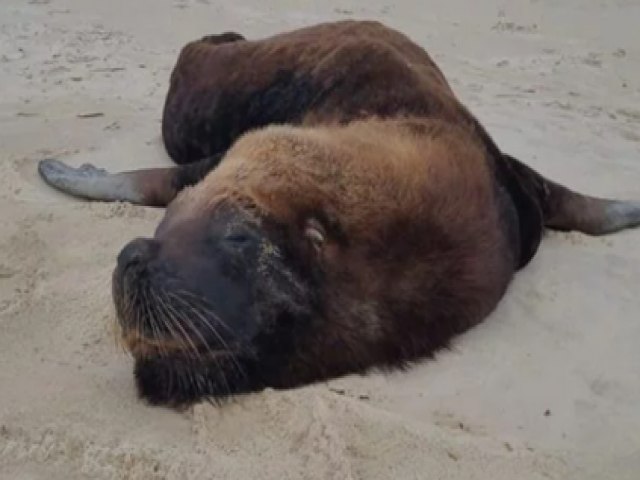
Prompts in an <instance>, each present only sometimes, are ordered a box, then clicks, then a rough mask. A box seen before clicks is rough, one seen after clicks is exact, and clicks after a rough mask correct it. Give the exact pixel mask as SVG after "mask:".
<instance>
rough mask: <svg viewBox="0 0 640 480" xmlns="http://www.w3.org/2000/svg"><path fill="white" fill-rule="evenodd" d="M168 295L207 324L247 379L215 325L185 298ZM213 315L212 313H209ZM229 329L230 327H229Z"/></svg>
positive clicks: (169, 293)
mask: <svg viewBox="0 0 640 480" xmlns="http://www.w3.org/2000/svg"><path fill="white" fill-rule="evenodd" d="M168 295H169V296H170V297H171V298H173V299H174V300H177V301H178V302H180V303H182V304H183V305H185V306H186V307H187V308H189V309H190V310H191V311H192V312H193V313H194V314H195V315H196V316H197V317H198V318H199V319H200V320H201V321H202V323H204V324H205V326H207V327H208V328H209V330H211V332H212V333H213V334H214V335H215V336H216V338H217V339H218V340H219V341H220V343H221V344H222V346H223V347H224V348H225V350H226V351H227V352H228V353H229V356H230V357H231V360H232V361H233V363H234V365H235V367H236V368H237V370H238V372H239V373H240V374H241V375H242V376H243V377H246V372H245V371H244V369H243V368H242V366H241V365H240V363H239V362H238V359H237V358H236V356H235V354H234V353H233V350H231V349H230V348H229V345H228V344H227V342H226V341H225V340H224V338H223V337H222V336H221V335H220V333H219V332H218V331H217V330H216V329H215V328H214V326H213V325H211V322H210V321H209V320H208V319H207V318H206V316H204V315H203V314H202V312H200V311H199V310H197V309H196V308H195V307H194V306H193V305H192V304H190V303H188V302H187V301H186V300H184V299H183V298H181V297H180V296H178V295H175V294H172V293H171V292H168ZM209 313H212V312H209ZM227 328H228V327H227Z"/></svg>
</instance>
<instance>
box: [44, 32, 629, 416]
mask: <svg viewBox="0 0 640 480" xmlns="http://www.w3.org/2000/svg"><path fill="white" fill-rule="evenodd" d="M162 133H163V138H164V142H165V146H166V149H167V152H168V153H169V155H170V156H171V158H172V159H173V160H174V161H175V162H176V163H178V164H179V166H177V167H174V168H165V169H149V170H139V171H132V172H125V173H119V174H109V173H107V172H105V171H104V170H100V169H97V168H95V167H93V166H91V165H85V166H83V167H80V168H78V169H74V168H71V167H68V166H66V165H65V164H63V163H61V162H58V161H56V160H44V161H42V162H41V163H40V165H39V170H40V173H41V175H42V177H43V178H44V179H45V181H47V182H48V183H49V184H51V185H53V186H54V187H56V188H58V189H61V190H63V191H66V192H68V193H71V194H73V195H76V196H81V197H85V198H89V199H95V200H105V201H115V200H122V201H128V202H133V203H137V204H141V205H154V206H168V207H167V210H166V214H165V216H164V219H163V220H162V222H161V223H160V225H159V226H158V228H157V230H156V232H155V234H154V236H153V238H149V239H136V240H133V241H132V242H131V243H129V244H128V245H127V246H125V247H124V248H123V249H122V251H121V252H120V254H119V256H118V260H117V266H116V268H115V271H114V274H113V298H114V303H115V307H116V312H117V318H118V321H119V325H120V327H121V329H122V338H123V341H124V343H125V345H126V346H127V348H128V349H129V350H130V351H131V353H132V354H133V356H134V358H135V377H136V381H137V386H138V390H139V394H140V395H141V396H142V397H143V398H145V399H146V400H147V401H149V402H150V403H152V404H165V405H174V406H178V405H186V404H189V403H191V402H194V401H197V400H200V399H203V398H208V399H222V398H225V397H227V396H230V395H236V394H241V393H245V392H252V391H256V390H260V389H262V388H265V387H274V388H292V387H296V386H299V385H304V384H308V383H311V382H315V381H320V380H323V379H328V378H332V377H336V376H339V375H343V374H348V373H363V372H366V371H368V370H370V369H371V368H374V367H377V368H382V369H385V368H395V367H401V366H404V365H407V364H408V363H411V362H413V361H416V360H419V359H422V358H426V357H429V356H430V355H431V354H433V352H435V351H436V350H438V349H441V348H443V347H446V345H447V344H448V342H449V341H450V340H451V338H452V337H453V336H454V335H456V334H459V333H462V332H464V331H465V330H467V329H469V328H470V327H472V326H474V325H476V324H477V323H479V322H480V321H482V320H483V319H484V318H485V317H486V316H487V315H488V314H489V313H490V312H491V311H492V310H493V309H494V307H495V306H496V304H497V303H498V302H499V300H500V298H501V297H502V296H503V294H504V292H505V291H506V289H507V287H508V285H509V282H510V280H511V279H512V277H513V275H514V273H515V272H516V271H517V270H519V269H520V268H522V267H523V266H525V265H526V264H527V263H528V262H529V260H530V259H531V258H532V256H533V255H534V254H535V252H536V250H537V248H538V245H539V242H540V240H541V237H542V235H543V232H544V230H545V228H554V229H561V230H577V231H580V232H584V233H587V234H590V235H600V234H606V233H611V232H615V231H618V230H621V229H624V228H628V227H632V226H637V225H639V224H640V202H626V201H616V200H606V199H597V198H593V197H588V196H585V195H581V194H578V193H575V192H573V191H570V190H569V189H567V188H565V187H563V186H561V185H558V184H556V183H554V182H552V181H550V180H547V179H545V178H543V177H542V176H541V175H540V174H538V173H536V172H535V171H533V170H532V169H530V168H529V167H527V166H525V165H524V164H522V163H520V162H519V161H518V160H516V159H514V158H512V157H511V156H509V155H506V154H504V153H502V152H501V150H500V149H499V148H498V147H497V146H496V144H495V143H494V142H493V140H492V139H491V137H490V136H489V135H488V133H487V132H486V130H485V129H484V128H483V127H482V126H481V125H480V123H479V122H478V121H477V120H476V118H475V117H474V116H473V115H472V114H471V113H470V112H469V111H468V110H467V109H466V108H465V107H464V106H463V105H462V104H461V103H460V102H459V101H458V100H457V98H456V97H455V95H454V93H453V92H452V90H451V88H450V87H449V85H448V83H447V81H446V79H445V77H444V75H443V74H442V72H441V71H440V70H439V69H438V67H437V66H436V65H435V63H434V62H433V61H432V60H431V58H430V57H429V56H428V54H427V53H426V52H425V51H424V50H423V49H422V48H421V47H419V46H418V45H416V44H414V43H413V42H412V41H411V40H410V39H408V38H407V37H406V36H404V35H403V34H401V33H399V32H397V31H394V30H392V29H389V28H387V27H385V26H383V25H381V24H379V23H376V22H355V21H346V22H337V23H327V24H321V25H316V26H312V27H308V28H303V29H300V30H296V31H293V32H289V33H284V34H281V35H276V36H273V37H270V38H267V39H264V40H258V41H249V40H246V39H245V38H244V37H243V36H241V35H239V34H236V33H232V32H229V33H225V34H222V35H218V36H216V35H212V36H208V37H205V38H203V39H201V40H199V41H195V42H192V43H189V44H188V45H186V46H185V47H184V48H183V50H182V52H181V53H180V56H179V59H178V61H177V64H176V65H175V68H174V69H173V72H172V75H171V82H170V88H169V92H168V95H167V98H166V102H165V107H164V115H163V125H162Z"/></svg>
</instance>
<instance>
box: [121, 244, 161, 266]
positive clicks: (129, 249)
mask: <svg viewBox="0 0 640 480" xmlns="http://www.w3.org/2000/svg"><path fill="white" fill-rule="evenodd" d="M156 248H157V245H156V242H155V240H152V239H149V238H136V239H135V240H132V241H131V242H129V243H128V244H127V245H126V246H125V247H124V248H123V249H122V250H121V251H120V254H119V255H118V266H119V267H120V268H124V267H128V266H131V265H134V264H137V263H141V262H144V261H147V260H149V258H150V257H151V255H153V253H154V252H155V251H156Z"/></svg>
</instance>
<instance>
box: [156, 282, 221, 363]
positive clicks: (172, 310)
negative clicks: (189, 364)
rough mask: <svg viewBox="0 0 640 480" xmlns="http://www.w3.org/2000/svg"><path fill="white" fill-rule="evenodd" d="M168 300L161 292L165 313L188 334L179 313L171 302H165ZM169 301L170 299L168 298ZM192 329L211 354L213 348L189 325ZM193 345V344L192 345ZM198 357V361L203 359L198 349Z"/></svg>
mask: <svg viewBox="0 0 640 480" xmlns="http://www.w3.org/2000/svg"><path fill="white" fill-rule="evenodd" d="M165 298H166V293H165V292H164V291H161V292H160V295H159V296H158V301H159V302H161V303H162V305H163V307H164V309H165V311H166V312H167V314H168V315H169V318H170V319H171V320H172V323H173V324H174V325H176V326H178V327H179V328H180V330H182V331H183V332H185V333H186V330H184V329H183V328H182V327H181V325H180V323H179V322H180V320H179V313H178V312H177V311H176V309H175V308H173V306H172V305H171V302H165V301H164V299H165ZM167 300H168V298H167ZM189 327H190V329H191V330H192V331H193V332H194V333H195V334H196V335H197V336H198V339H199V340H200V341H201V342H202V343H203V345H204V347H205V348H206V349H207V350H208V351H209V352H211V351H212V350H211V347H210V346H209V344H208V343H207V342H206V340H205V339H204V338H203V337H202V335H201V334H200V332H199V331H197V330H196V329H195V328H194V327H193V326H192V325H190V324H189ZM191 344H192V345H193V343H191ZM194 353H195V354H196V355H197V358H198V359H202V356H201V355H200V351H199V350H198V349H196V351H195V352H194Z"/></svg>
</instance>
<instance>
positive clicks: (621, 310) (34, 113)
mask: <svg viewBox="0 0 640 480" xmlns="http://www.w3.org/2000/svg"><path fill="white" fill-rule="evenodd" d="M342 18H375V19H380V20H382V21H384V22H385V23H387V24H389V25H391V26H393V27H397V28H399V29H401V30H402V31H404V32H406V33H407V34H409V35H410V36H411V37H412V38H413V39H415V40H416V41H417V42H419V43H420V44H421V45H423V46H425V47H426V48H427V49H428V50H429V51H430V52H431V53H432V55H433V56H434V57H435V59H436V60H437V61H438V63H439V64H440V65H441V67H442V68H443V70H444V71H445V73H446V75H447V76H448V78H449V79H450V81H451V83H452V85H453V86H454V88H455V90H456V92H457V93H458V94H459V95H460V97H461V98H462V100H463V101H464V102H465V103H467V104H468V105H469V106H470V107H471V108H472V110H473V111H474V112H475V113H476V114H477V115H478V116H479V117H480V119H481V120H482V121H483V122H484V123H485V125H486V126H487V127H488V129H489V130H490V131H491V133H492V134H493V135H494V136H495V138H496V139H497V141H498V142H499V144H500V145H501V146H502V147H503V148H504V149H505V150H506V151H508V152H509V153H512V154H514V155H515V156H517V157H520V158H521V159H522V160H524V161H525V162H527V163H529V164H530V165H532V166H534V167H536V168H538V169H539V170H540V171H542V172H543V173H545V174H547V175H549V176H551V177H552V178H554V179H556V180H559V181H561V182H564V183H567V184H570V185H571V186H572V187H575V188H577V189H580V190H583V191H585V192H588V193H592V194H597V195H611V196H616V197H623V198H640V29H639V28H638V25H639V24H640V4H639V3H638V2H637V1H631V0H627V1H623V0H618V1H610V2H600V1H593V0H563V1H562V2H559V1H551V0H538V1H534V0H532V1H523V0H517V1H506V0H502V1H500V0H488V1H483V2H476V1H472V0H465V1H463V0H455V1H448V2H439V1H419V0H410V1H409V0H407V1H398V2H395V3H391V2H387V1H384V0H368V1H365V0H361V1H359V2H356V1H345V2H338V1H337V0H327V1H325V2H310V1H294V0H269V1H264V2H260V1H257V0H254V1H252V2H242V1H230V2H222V1H219V2H218V1H214V0H162V1H161V0H136V1H124V0H117V1H115V0H113V1H107V0H83V1H80V0H76V1H72V0H50V1H49V0H31V1H26V0H24V1H19V0H2V1H1V2H0V196H1V198H2V202H1V203H0V219H1V224H2V228H1V229H0V478H1V479H46V480H63V479H65V480H66V479H79V478H96V479H103V478H105V479H106V478H113V479H117V478H127V479H146V478H172V479H173V478H175V479H180V480H187V479H192V478H193V479H200V478H203V479H204V478H216V479H217V478H220V479H254V478H255V479H262V478H265V479H289V478H291V479H295V478H304V479H367V480H368V479H386V478H389V479H401V480H403V479H461V480H462V479H464V480H467V479H469V480H470V479H487V480H501V479H504V480H507V479H508V480H515V479H549V478H550V479H593V480H595V479H615V480H618V479H620V480H622V479H629V480H631V479H633V480H637V479H639V478H640V313H639V310H640V231H636V232H625V233H622V234H619V235H615V236H611V237H607V238H588V237H585V236H582V235H578V234H550V235H549V236H548V237H547V238H546V239H545V241H544V243H543V245H542V247H541V249H540V251H539V253H538V255H537V257H536V258H535V259H534V261H533V262H532V263H531V264H530V266H529V267H528V268H527V269H526V270H525V271H523V272H521V273H520V274H519V275H518V276H517V278H516V280H515V282H514V283H513V285H512V287H511V288H510V290H509V292H508V294H507V296H506V297H505V299H504V301H503V302H502V303H501V305H500V307H499V308H498V310H497V311H496V312H495V313H494V314H493V315H491V317H490V318H489V319H488V320H487V321H486V322H485V323H484V324H483V325H481V326H480V327H478V328H476V329H475V330H473V331H472V332H470V333H469V334H467V335H464V336H463V337H461V338H460V339H459V340H458V341H456V342H455V345H454V349H453V350H452V351H451V352H446V353H442V354H440V355H438V358H437V360H436V361H432V362H425V363H423V364H420V365H418V366H416V367H415V368H413V369H411V370H409V371H408V372H405V373H398V374H393V375H387V376H384V375H379V374H375V375H370V376H368V377H350V378H344V379H340V380H336V381H333V382H330V383H329V384H320V385H315V386H311V387H308V388H303V389H299V390H296V391H289V392H273V391H268V392H264V393H261V394H256V395H251V396H249V397H247V398H245V399H241V400H238V401H236V402H235V403H234V404H232V405H229V406H226V407H224V408H221V409H215V408H213V407H211V406H209V405H198V406H196V407H194V408H192V409H189V410H187V411H186V412H183V413H176V412H173V411H169V410H165V409H158V408H150V407H148V406H145V405H144V404H143V403H141V402H139V401H138V400H137V399H136V396H135V391H134V386H133V381H132V362H131V360H130V358H128V357H127V356H125V355H123V354H122V353H121V352H119V351H118V350H117V349H116V348H115V346H114V343H113V339H112V336H111V332H110V325H111V322H112V320H113V312H112V306H111V301H110V274H111V269H112V267H113V264H114V259H115V256H116V254H117V252H118V251H119V249H120V248H121V247H122V245H123V244H124V243H125V242H126V241H128V240H129V239H131V238H133V237H135V236H138V235H148V234H150V233H151V232H152V231H153V229H154V227H155V225H156V223H157V222H158V220H159V219H160V217H161V215H162V212H161V211H160V210H154V209H146V208H138V207H132V206H129V205H117V204H98V203H93V204H90V203H86V202H82V201H77V200H74V199H70V198H67V197H65V196H63V195H60V194H58V193H56V192H54V191H52V190H51V189H50V188H48V187H46V186H45V185H44V184H43V183H42V182H41V181H40V179H39V178H38V176H37V174H36V162H37V160H38V159H40V158H42V157H44V156H56V157H58V158H60V159H63V160H66V161H68V162H70V163H72V164H80V163H84V162H93V163H95V164H98V165H100V166H104V167H107V168H108V169H110V170H121V169H124V168H129V167H134V166H149V165H164V164H168V159H167V157H166V155H165V153H164V151H163V148H162V145H161V143H160V138H159V127H160V123H159V118H160V112H161V107H162V102H163V99H164V95H165V92H166V87H167V81H168V75H169V72H170V69H171V67H172V66H173V63H174V61H175V59H176V54H177V52H178V50H179V48H180V47H181V46H182V45H183V44H184V43H185V42H187V41H189V40H192V39H194V38H197V37H199V36H201V35H204V34H208V33H216V32H220V31H222V30H236V31H240V32H242V33H244V34H245V35H246V36H248V37H250V38H259V37H261V36H264V35H267V34H271V33H275V32H278V31H282V30H285V29H293V28H297V27H299V26H302V25H306V24H311V23H316V22H319V21H324V20H330V19H342ZM95 112H102V113H103V116H100V117H96V118H86V119H83V118H78V115H79V114H88V113H95ZM336 391H338V393H336ZM545 413H546V414H545Z"/></svg>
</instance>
